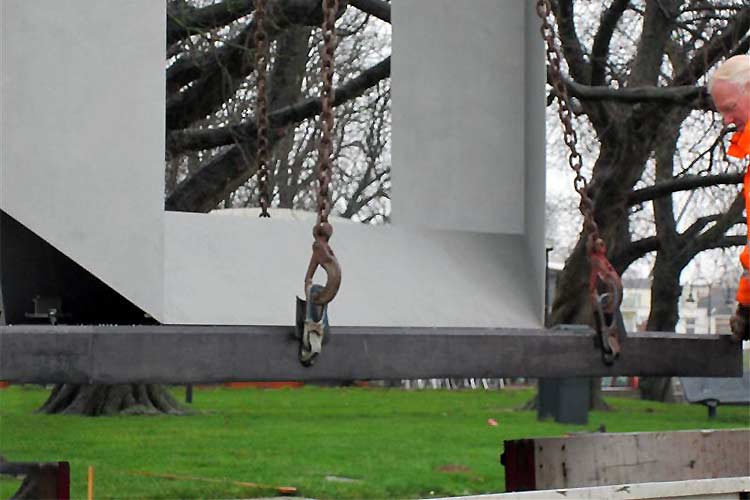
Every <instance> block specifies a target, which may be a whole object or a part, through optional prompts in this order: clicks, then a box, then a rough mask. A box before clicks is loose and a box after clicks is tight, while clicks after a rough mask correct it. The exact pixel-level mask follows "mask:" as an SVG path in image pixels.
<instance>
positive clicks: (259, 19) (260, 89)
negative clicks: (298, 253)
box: [254, 0, 271, 217]
mask: <svg viewBox="0 0 750 500" xmlns="http://www.w3.org/2000/svg"><path fill="white" fill-rule="evenodd" d="M265 22H266V0H255V37H254V40H255V70H256V74H257V95H256V107H255V118H256V128H257V142H256V145H257V147H256V154H255V157H256V164H257V171H258V198H259V204H260V217H271V214H269V213H268V205H269V204H270V196H269V193H268V97H267V93H266V80H267V78H266V76H267V72H268V33H267V32H266V27H265Z"/></svg>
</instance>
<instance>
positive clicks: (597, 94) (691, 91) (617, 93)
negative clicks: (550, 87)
mask: <svg viewBox="0 0 750 500" xmlns="http://www.w3.org/2000/svg"><path fill="white" fill-rule="evenodd" d="M563 81H564V82H565V85H566V86H567V87H568V91H569V92H570V95H571V96H573V97H576V98H578V99H581V100H583V101H618V102H626V103H633V104H639V103H645V102H651V103H662V104H675V105H681V106H687V107H691V108H694V109H701V110H713V109H714V107H713V102H712V101H711V99H710V97H709V95H708V90H707V89H706V88H705V87H696V86H694V85H685V86H680V87H652V86H643V87H628V88H621V89H614V88H611V87H592V86H589V85H583V84H580V83H578V82H574V81H572V80H570V79H568V78H563Z"/></svg>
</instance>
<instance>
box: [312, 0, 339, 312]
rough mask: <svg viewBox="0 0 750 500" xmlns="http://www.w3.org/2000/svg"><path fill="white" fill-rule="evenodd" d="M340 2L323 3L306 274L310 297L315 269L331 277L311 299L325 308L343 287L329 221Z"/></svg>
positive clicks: (328, 1)
mask: <svg viewBox="0 0 750 500" xmlns="http://www.w3.org/2000/svg"><path fill="white" fill-rule="evenodd" d="M337 12H338V0H323V26H322V30H323V53H322V54H321V74H322V75H321V77H322V80H323V88H322V90H321V98H320V100H321V112H320V126H321V131H320V144H319V146H318V200H317V201H318V220H317V222H316V224H315V226H314V227H313V238H314V239H315V241H314V242H313V252H312V256H311V257H310V263H309V264H308V266H307V273H306V274H305V294H306V295H310V291H311V287H312V280H313V276H314V274H315V270H316V269H317V268H318V267H322V268H323V269H324V270H325V271H326V274H327V276H328V280H327V282H326V285H325V287H324V288H323V290H322V291H317V292H316V293H315V294H312V295H310V300H312V301H313V302H314V303H315V304H317V305H320V306H323V305H326V304H328V303H329V302H331V301H332V300H333V298H334V297H335V296H336V294H337V293H338V290H339V286H340V284H341V267H340V266H339V263H338V260H337V259H336V255H335V254H334V253H333V249H332V248H331V246H330V245H329V244H328V241H329V240H330V239H331V236H332V235H333V226H331V224H330V223H329V222H328V215H329V214H330V213H331V194H330V192H329V189H330V184H331V177H332V170H333V169H332V166H331V153H332V150H333V147H332V144H333V141H332V135H333V102H334V96H333V62H334V55H335V51H336V32H335V29H336V14H337Z"/></svg>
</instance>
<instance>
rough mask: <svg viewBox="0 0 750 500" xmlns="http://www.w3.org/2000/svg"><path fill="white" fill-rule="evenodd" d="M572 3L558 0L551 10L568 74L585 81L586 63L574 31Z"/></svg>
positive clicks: (577, 79) (570, 0)
mask: <svg viewBox="0 0 750 500" xmlns="http://www.w3.org/2000/svg"><path fill="white" fill-rule="evenodd" d="M573 3H574V2H573V0H559V2H557V8H556V9H553V10H554V13H555V18H556V20H557V26H558V30H559V32H558V36H559V38H560V42H561V44H562V52H563V55H564V57H565V60H566V61H567V63H568V68H569V71H570V75H571V77H572V78H573V79H574V80H576V81H582V82H585V81H588V80H587V78H586V76H587V70H588V65H587V64H586V61H585V60H584V58H583V49H582V48H581V41H580V40H579V39H578V34H577V33H576V26H575V15H574V10H573ZM553 6H554V4H553Z"/></svg>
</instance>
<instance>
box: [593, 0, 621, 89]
mask: <svg viewBox="0 0 750 500" xmlns="http://www.w3.org/2000/svg"><path fill="white" fill-rule="evenodd" d="M629 4H630V0H614V1H613V2H612V5H610V6H609V8H608V9H607V10H606V11H605V12H604V15H603V16H602V21H601V23H600V24H599V30H598V31H597V32H596V36H595V37H594V44H593V46H592V49H591V79H590V83H591V85H603V84H604V76H605V75H604V71H605V69H606V67H607V59H608V57H609V44H610V42H611V41H612V35H613V34H614V32H615V28H616V27H617V23H618V22H619V21H620V19H621V18H622V15H623V13H624V12H625V10H626V9H627V7H628V5H629Z"/></svg>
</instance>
